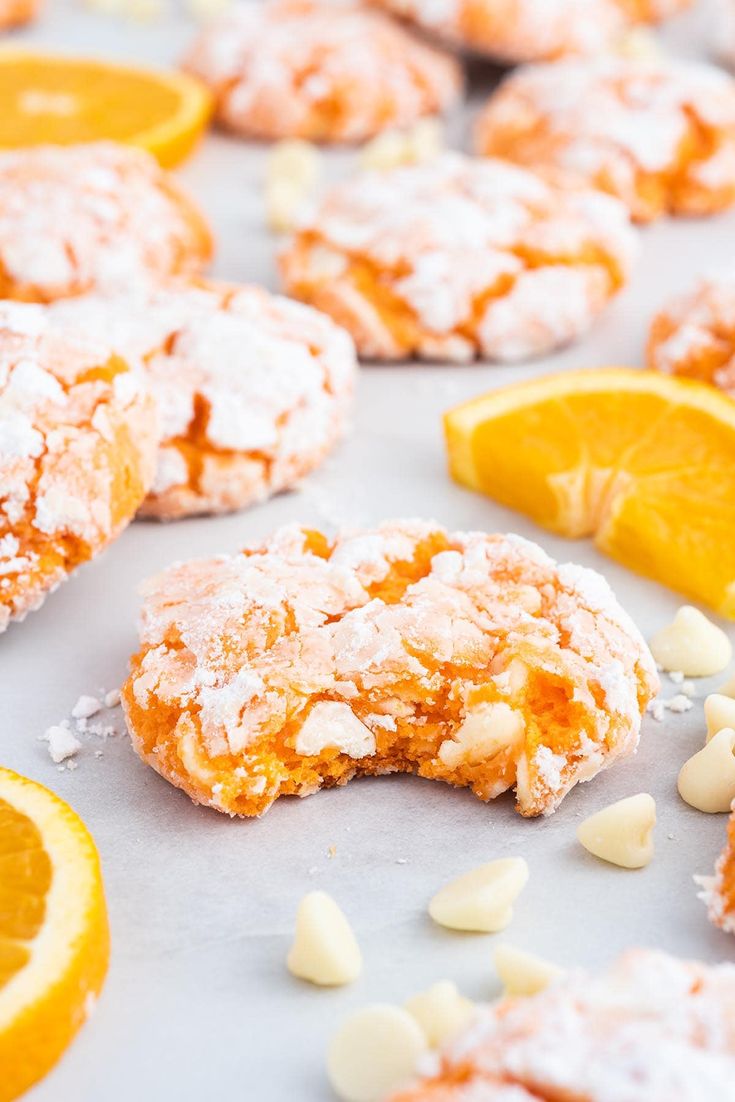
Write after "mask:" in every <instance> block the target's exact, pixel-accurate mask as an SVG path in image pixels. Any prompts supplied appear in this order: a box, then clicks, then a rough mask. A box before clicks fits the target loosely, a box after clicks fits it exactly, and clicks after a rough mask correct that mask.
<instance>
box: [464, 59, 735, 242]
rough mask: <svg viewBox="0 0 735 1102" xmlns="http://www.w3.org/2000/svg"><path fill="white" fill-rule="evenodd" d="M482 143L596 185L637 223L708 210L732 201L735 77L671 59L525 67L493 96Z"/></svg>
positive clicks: (479, 134)
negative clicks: (618, 200)
mask: <svg viewBox="0 0 735 1102" xmlns="http://www.w3.org/2000/svg"><path fill="white" fill-rule="evenodd" d="M476 144H477V149H478V151H479V152H480V153H482V154H485V155H487V156H492V157H507V158H508V159H509V160H512V161H516V162H517V163H519V164H524V165H527V166H529V167H532V168H535V169H543V170H546V171H549V170H557V171H558V170H561V171H563V172H564V173H567V174H571V175H572V176H574V177H577V178H579V179H581V180H584V181H586V182H587V183H589V184H591V185H593V186H597V187H600V188H602V189H603V190H605V191H608V192H610V193H611V194H613V195H616V196H617V197H618V198H619V199H622V201H623V202H624V203H625V204H626V205H627V206H628V207H629V209H630V211H631V213H632V215H633V217H634V218H636V219H637V220H639V221H649V220H650V219H652V218H656V217H658V216H659V215H661V214H664V213H666V212H667V211H668V212H670V213H672V214H710V213H713V212H715V211H718V210H721V209H723V208H724V207H727V206H729V205H730V204H731V203H733V202H735V80H733V79H732V78H731V77H730V76H729V75H728V74H727V73H725V72H723V71H722V70H720V69H716V68H715V67H714V66H709V65H700V64H694V63H689V62H683V61H676V60H673V59H671V58H665V57H664V58H657V59H650V58H648V59H646V60H644V61H642V60H640V59H631V58H624V57H605V58H593V59H581V60H571V61H564V62H558V63H556V64H553V65H535V66H527V67H524V68H522V69H519V70H518V71H517V72H515V73H513V74H511V76H509V77H508V78H507V79H506V80H505V81H504V82H503V83H502V84H501V85H500V87H499V89H498V90H497V91H496V92H495V93H494V94H493V95H492V96H491V97H490V100H489V102H488V104H487V106H486V107H485V109H484V111H483V112H482V114H481V116H480V118H479V120H478V124H477V130H476Z"/></svg>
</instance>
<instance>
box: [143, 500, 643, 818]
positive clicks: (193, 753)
mask: <svg viewBox="0 0 735 1102" xmlns="http://www.w3.org/2000/svg"><path fill="white" fill-rule="evenodd" d="M143 595H144V606H143V613H142V620H141V628H140V638H141V648H140V650H139V651H138V653H137V654H136V655H135V656H134V657H133V659H132V662H131V674H130V677H129V679H128V681H127V682H126V684H125V686H124V688H123V700H124V706H125V712H126V717H127V722H128V727H129V730H130V733H131V736H132V740H133V745H134V747H135V749H136V750H137V751H138V753H139V754H140V756H141V757H142V758H143V760H144V761H146V762H148V764H150V765H152V766H153V768H154V769H156V770H157V771H158V772H159V773H160V774H161V775H162V776H164V777H166V779H167V780H169V781H170V782H171V783H172V784H174V785H176V786H177V787H179V788H182V789H183V790H184V791H185V792H187V793H188V794H189V796H191V798H192V799H193V800H195V801H196V802H197V803H202V804H207V805H209V806H210V807H213V808H217V809H218V810H219V811H224V812H227V813H228V814H230V815H242V816H253V815H261V814H262V813H263V812H265V811H267V810H268V808H269V807H270V806H271V804H272V803H273V802H274V800H276V799H277V798H278V797H279V796H284V795H298V796H306V795H309V794H310V793H312V792H316V791H317V790H318V789H320V788H323V787H330V786H333V785H337V784H344V783H346V782H347V781H348V780H350V778H351V777H353V776H355V775H357V774H360V775H376V774H382V773H391V772H397V771H398V772H409V773H417V774H419V775H420V776H422V777H429V778H434V779H437V780H442V781H446V782H448V783H450V784H453V785H458V786H464V787H468V788H470V789H471V790H472V791H473V792H474V793H475V795H477V796H478V797H479V798H480V799H482V800H490V799H492V798H494V797H495V796H498V795H500V793H502V792H505V791H507V790H508V789H511V788H515V792H516V799H517V806H518V810H519V811H520V812H521V814H523V815H529V816H530V815H539V814H549V813H550V812H552V811H554V809H555V808H556V807H557V805H558V804H559V803H560V802H561V800H562V799H563V797H564V795H565V794H566V793H567V792H568V791H569V790H570V789H571V788H572V787H573V786H574V785H575V784H576V783H577V782H578V781H584V780H589V779H590V778H591V777H593V776H594V775H595V774H596V773H598V772H599V771H600V770H601V769H603V768H605V767H606V766H608V765H609V764H611V763H612V762H613V761H614V760H615V759H616V758H619V757H624V756H626V755H627V754H630V753H632V752H633V750H634V749H635V747H636V744H637V741H638V734H639V730H640V724H641V715H642V712H643V710H644V708H645V706H646V704H647V702H648V700H649V699H650V698H651V695H652V694H653V693H655V691H656V688H657V678H656V672H655V667H654V664H653V660H652V658H651V656H650V653H649V651H648V649H647V647H646V645H645V643H644V642H643V640H642V638H641V636H640V634H639V633H638V631H637V629H636V628H635V627H634V625H633V623H632V622H631V621H630V619H629V618H628V617H627V616H626V615H625V613H624V612H623V611H622V610H621V609H620V607H619V606H618V604H617V602H616V601H615V598H614V597H613V595H612V593H611V591H610V589H609V587H608V585H607V583H606V582H605V581H604V579H603V578H601V577H600V576H599V575H598V574H595V573H594V572H592V571H589V570H585V569H583V568H581V567H578V566H573V565H569V564H567V565H564V566H557V565H556V564H555V563H554V562H553V561H552V560H551V559H550V558H549V557H548V556H547V555H545V554H544V552H543V551H542V550H541V549H540V548H539V547H537V546H535V544H532V543H529V542H528V541H526V540H523V539H521V538H520V537H518V536H500V535H496V536H487V535H484V534H482V533H478V532H475V533H462V532H456V533H449V532H446V531H445V530H444V529H443V528H441V527H439V526H438V525H437V524H434V523H431V522H422V521H405V522H394V523H387V524H383V525H382V526H380V527H379V528H376V529H374V530H370V531H359V532H354V533H344V534H342V535H339V536H337V537H336V538H335V539H334V540H329V539H327V538H326V537H325V536H324V535H322V534H321V533H320V532H316V531H311V530H308V529H303V528H299V527H296V526H293V527H288V528H284V529H281V530H280V531H278V532H276V533H275V534H274V535H273V536H272V537H271V538H270V539H268V540H266V541H265V542H264V543H262V544H260V545H253V546H250V547H246V548H245V550H243V551H242V552H240V553H239V554H235V555H229V556H227V555H222V556H219V557H218V558H214V559H210V560H203V561H194V562H188V563H181V564H178V565H175V566H172V567H170V568H169V569H168V570H166V571H165V572H164V573H163V574H160V575H159V576H157V577H155V578H153V579H151V580H150V581H148V582H147V583H146V585H145V587H144V589H143Z"/></svg>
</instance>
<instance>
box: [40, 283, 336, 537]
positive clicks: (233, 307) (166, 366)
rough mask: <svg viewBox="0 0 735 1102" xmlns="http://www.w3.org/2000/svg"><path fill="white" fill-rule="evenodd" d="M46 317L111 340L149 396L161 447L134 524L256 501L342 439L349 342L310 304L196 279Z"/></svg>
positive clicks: (71, 303)
mask: <svg viewBox="0 0 735 1102" xmlns="http://www.w3.org/2000/svg"><path fill="white" fill-rule="evenodd" d="M50 309H51V314H52V317H53V318H54V319H55V321H56V323H57V324H60V325H68V324H71V325H74V326H75V327H77V328H83V329H84V331H86V332H88V333H90V334H94V335H95V336H99V338H100V339H103V338H106V339H107V340H108V341H109V342H110V343H112V344H113V345H114V347H115V348H116V349H118V350H119V352H120V353H121V355H122V356H124V357H125V358H126V359H127V360H128V361H129V362H130V363H131V364H132V365H135V366H137V367H138V369H139V371H140V372H141V373H142V375H143V377H144V379H145V381H146V383H147V385H148V387H149V389H150V391H151V393H152V394H153V396H154V398H155V399H156V402H157V404H158V410H159V419H160V425H161V433H162V442H161V447H160V450H159V454H158V470H157V474H156V479H155V482H154V484H153V487H152V489H151V492H150V493H149V495H148V497H147V498H146V500H145V501H144V503H143V505H142V507H141V509H140V513H141V515H143V516H153V517H160V518H162V519H173V518H176V517H182V516H189V515H191V514H194V513H218V512H225V511H227V510H230V509H242V508H244V507H245V506H247V505H251V504H253V502H256V501H262V500H263V499H264V498H266V497H268V496H269V495H271V494H274V493H277V492H279V491H280V490H285V489H288V488H290V487H292V486H294V485H295V484H296V483H297V482H298V481H299V480H300V479H301V478H302V477H303V476H304V475H305V474H307V473H308V472H309V471H311V470H313V468H314V467H316V466H318V464H319V463H320V462H321V460H322V459H323V458H324V456H325V455H326V454H327V452H328V451H329V450H330V449H331V448H332V447H333V445H334V444H335V443H336V441H337V440H338V439H339V438H340V437H341V436H342V434H343V432H344V430H345V426H346V422H347V418H348V416H349V410H350V406H351V398H352V390H353V385H354V380H355V374H356V361H355V353H354V348H353V345H352V341H351V340H350V338H349V336H348V335H347V333H345V332H344V331H343V330H341V329H339V328H338V327H337V326H336V325H334V324H333V323H332V321H330V319H329V318H327V317H325V316H324V315H323V314H319V313H317V311H316V310H312V309H310V308H309V307H308V306H302V305H301V304H300V303H297V302H292V301H291V300H290V299H286V298H281V297H279V296H276V295H270V294H268V292H267V291H263V290H261V289H260V288H258V287H249V286H237V285H234V284H229V285H227V284H215V283H204V282H199V283H197V284H194V285H184V284H172V285H167V286H160V287H157V288H151V289H147V290H141V291H139V292H137V293H135V294H129V295H126V296H122V297H116V298H102V297H100V296H86V297H84V298H77V299H69V300H66V301H64V302H59V303H56V304H55V305H54V306H52V307H51V308H50Z"/></svg>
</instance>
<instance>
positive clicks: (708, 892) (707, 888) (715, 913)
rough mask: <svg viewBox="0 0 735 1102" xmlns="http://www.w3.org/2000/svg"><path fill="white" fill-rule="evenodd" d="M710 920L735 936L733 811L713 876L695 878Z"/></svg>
mask: <svg viewBox="0 0 735 1102" xmlns="http://www.w3.org/2000/svg"><path fill="white" fill-rule="evenodd" d="M696 879H697V883H698V884H699V885H700V886H701V888H702V891H701V893H700V896H699V898H700V899H701V900H702V901H703V902H704V903H705V904H706V906H707V910H708V912H709V917H710V920H711V921H712V922H713V923H714V924H715V926H719V927H720V929H722V930H724V931H725V933H727V934H735V810H733V812H732V814H731V815H730V821H729V824H728V828H727V842H726V844H725V848H724V850H723V852H722V854H721V855H720V858H719V860H718V862H717V865H716V868H715V874H714V876H700V877H697V878H696Z"/></svg>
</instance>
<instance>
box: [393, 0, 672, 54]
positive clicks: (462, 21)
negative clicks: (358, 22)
mask: <svg viewBox="0 0 735 1102" xmlns="http://www.w3.org/2000/svg"><path fill="white" fill-rule="evenodd" d="M373 2H374V3H377V4H379V5H380V7H383V8H386V9H387V10H388V11H390V12H392V14H394V15H398V16H400V17H401V18H403V19H406V20H408V21H409V22H411V23H415V24H417V25H418V26H420V27H422V28H424V29H425V30H427V31H430V32H431V33H432V34H434V35H436V36H438V37H439V38H443V39H446V40H447V41H449V42H451V43H454V44H459V45H462V46H466V47H467V48H469V49H470V50H473V51H475V52H477V53H481V54H487V55H489V56H490V57H493V58H497V59H498V60H499V61H506V62H511V63H517V62H521V61H549V60H552V59H554V58H558V57H562V56H564V55H567V54H589V53H599V52H600V51H601V50H605V49H608V48H609V47H610V46H613V45H614V44H615V43H616V41H617V40H618V39H619V38H620V37H621V36H622V35H623V34H624V33H625V31H626V30H628V29H629V28H630V27H633V26H636V25H637V24H640V23H653V22H657V21H658V20H661V19H665V18H667V17H669V16H671V15H675V14H676V13H677V12H678V11H682V10H683V9H684V8H686V7H688V6H689V4H690V3H691V0H373Z"/></svg>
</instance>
